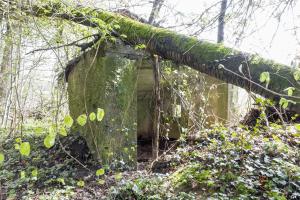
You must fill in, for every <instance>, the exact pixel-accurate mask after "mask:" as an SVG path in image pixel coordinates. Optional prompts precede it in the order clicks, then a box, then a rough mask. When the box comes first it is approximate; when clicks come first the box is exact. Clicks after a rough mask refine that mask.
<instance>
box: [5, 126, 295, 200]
mask: <svg viewBox="0 0 300 200" xmlns="http://www.w3.org/2000/svg"><path fill="white" fill-rule="evenodd" d="M19 140H20V139H18V138H13V139H6V140H5V141H4V142H3V144H2V149H3V152H4V153H5V155H6V158H5V161H4V163H3V164H2V166H1V167H0V169H1V171H0V183H1V185H0V200H1V199H59V200H62V199H80V200H84V199H208V198H210V199H300V134H299V132H298V131H297V127H296V128H295V126H291V127H288V128H283V127H282V126H281V125H277V124H272V125H271V126H270V127H265V126H256V127H253V128H251V129H247V128H245V127H235V128H232V129H228V128H224V127H215V128H212V129H209V130H203V131H202V132H199V133H198V134H197V135H195V136H194V137H193V139H192V140H189V139H188V138H185V137H184V136H183V137H182V138H180V139H179V140H178V141H177V143H176V148H174V149H172V150H170V151H168V152H166V153H163V154H161V156H160V157H159V159H158V160H157V161H156V162H140V163H139V164H138V170H131V171H130V170H129V171H126V170H125V171H124V170H122V171H118V172H116V171H113V170H108V169H107V170H104V171H102V169H101V170H100V171H99V170H98V168H97V166H96V165H95V163H94V162H93V161H92V160H91V158H90V156H86V157H81V158H80V157H77V160H79V159H80V160H81V162H82V163H81V164H79V162H77V161H76V160H75V159H74V158H72V157H70V156H69V155H68V153H66V152H68V151H69V150H70V147H69V146H71V145H74V141H80V137H78V136H75V135H73V136H71V135H69V136H67V137H65V138H64V139H62V140H61V141H59V142H56V144H55V145H54V146H53V147H52V148H51V149H47V148H45V147H44V145H43V137H42V135H39V136H37V135H36V134H32V135H31V134H27V135H25V136H23V138H22V140H23V141H28V142H30V144H31V153H30V156H28V157H24V156H21V155H20V153H19V151H18V150H16V149H15V148H16V144H17V143H18V142H20V141H19ZM60 144H61V145H60ZM68 145H69V146H68ZM62 147H63V148H62ZM81 151H82V149H81ZM73 156H74V157H76V155H75V154H73ZM82 164H83V165H84V166H87V167H83V166H82ZM97 170H98V171H97Z"/></svg>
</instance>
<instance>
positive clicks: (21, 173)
mask: <svg viewBox="0 0 300 200" xmlns="http://www.w3.org/2000/svg"><path fill="white" fill-rule="evenodd" d="M20 178H21V179H24V178H26V173H25V172H24V171H21V172H20Z"/></svg>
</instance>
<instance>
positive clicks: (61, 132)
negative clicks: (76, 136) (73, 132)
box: [58, 127, 68, 136]
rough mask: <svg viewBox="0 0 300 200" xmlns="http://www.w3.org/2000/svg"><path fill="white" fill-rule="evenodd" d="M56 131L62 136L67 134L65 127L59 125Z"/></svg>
mask: <svg viewBox="0 0 300 200" xmlns="http://www.w3.org/2000/svg"><path fill="white" fill-rule="evenodd" d="M58 133H59V134H60V135H62V136H67V135H68V133H67V130H66V129H65V127H60V130H59V132H58Z"/></svg>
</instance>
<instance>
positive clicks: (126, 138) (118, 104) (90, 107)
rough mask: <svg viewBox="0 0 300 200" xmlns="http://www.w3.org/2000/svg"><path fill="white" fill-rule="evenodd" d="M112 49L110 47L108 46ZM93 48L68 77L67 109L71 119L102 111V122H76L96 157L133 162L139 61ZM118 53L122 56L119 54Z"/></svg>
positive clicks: (78, 129)
mask: <svg viewBox="0 0 300 200" xmlns="http://www.w3.org/2000/svg"><path fill="white" fill-rule="evenodd" d="M110 50H112V49H110ZM108 52H109V51H107V50H106V52H104V50H101V49H99V51H98V52H97V51H96V50H92V51H90V52H88V53H86V54H84V56H82V57H81V59H80V61H79V63H78V64H77V65H76V66H75V67H74V68H73V70H72V71H71V72H70V74H69V76H68V95H69V109H70V114H71V116H72V117H73V118H75V119H76V118H77V117H78V116H79V115H81V114H85V113H86V114H89V113H91V112H96V111H97V108H102V109H104V111H105V116H104V118H103V121H101V122H97V121H89V120H88V122H87V124H86V125H85V126H83V127H80V126H79V125H77V126H76V127H75V130H77V131H79V132H80V133H81V134H82V135H83V136H84V137H85V138H86V140H87V143H88V146H89V148H90V150H91V151H92V153H93V155H94V157H95V158H97V159H98V160H99V161H102V163H103V164H111V163H112V162H114V161H122V160H123V161H124V162H125V163H127V164H132V165H133V166H134V165H135V163H136V142H137V136H136V129H137V98H136V97H137V94H136V87H137V85H136V83H137V68H136V66H137V65H138V63H139V61H133V60H129V59H126V58H124V57H122V54H118V53H108ZM120 55H121V56H120Z"/></svg>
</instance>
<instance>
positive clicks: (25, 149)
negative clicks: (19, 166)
mask: <svg viewBox="0 0 300 200" xmlns="http://www.w3.org/2000/svg"><path fill="white" fill-rule="evenodd" d="M20 153H21V155H23V156H29V154H30V144H29V142H22V143H21V145H20Z"/></svg>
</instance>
